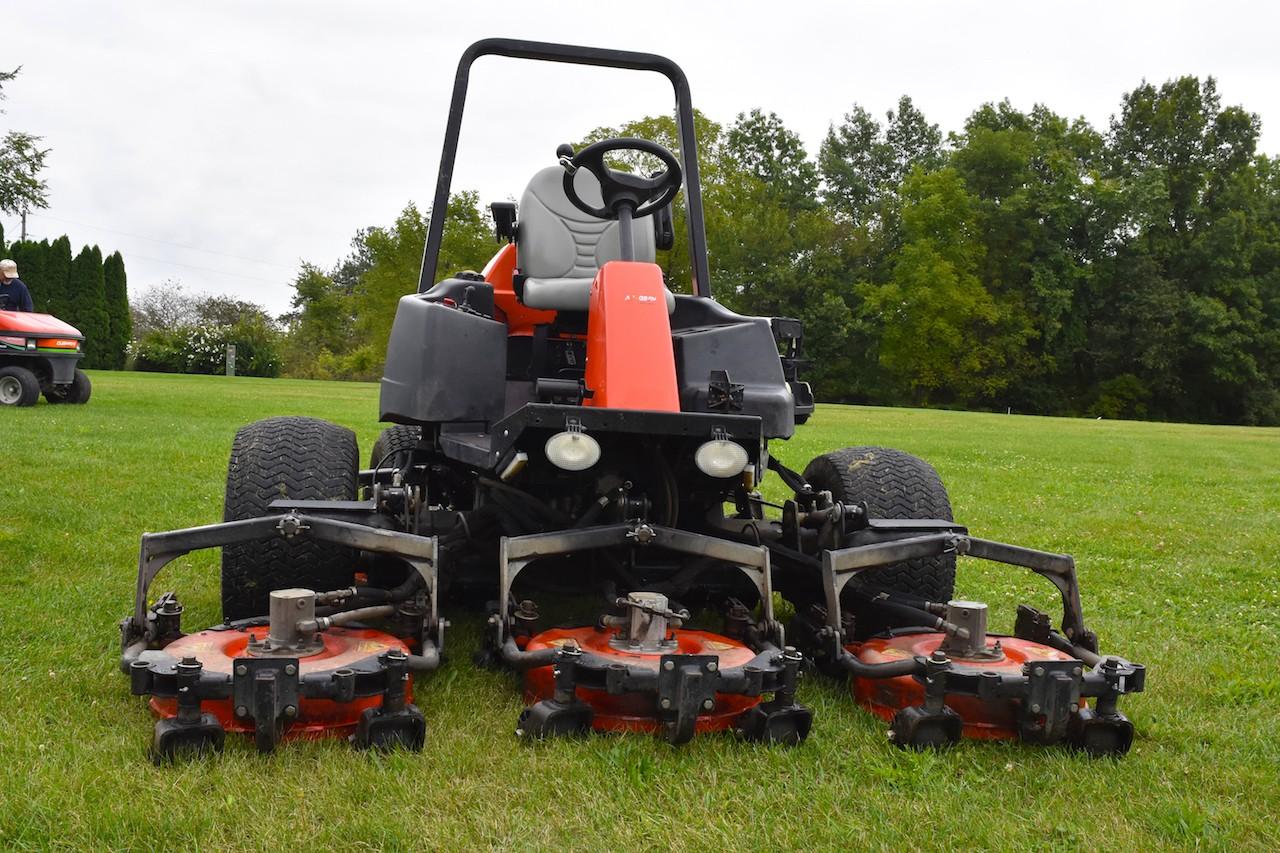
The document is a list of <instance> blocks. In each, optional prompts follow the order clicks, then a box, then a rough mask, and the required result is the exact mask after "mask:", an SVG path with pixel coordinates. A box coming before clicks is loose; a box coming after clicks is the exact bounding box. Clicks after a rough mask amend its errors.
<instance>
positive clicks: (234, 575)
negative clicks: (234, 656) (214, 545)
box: [222, 417, 360, 619]
mask: <svg viewBox="0 0 1280 853" xmlns="http://www.w3.org/2000/svg"><path fill="white" fill-rule="evenodd" d="M359 460H360V456H359V449H358V448H357V446H356V436H355V433H353V432H352V431H351V430H349V429H347V428H345V427H340V426H338V425H337V424H332V423H329V422H328V421H322V420H317V419H315V418H299V417H281V418H267V419H265V420H261V421H257V422H255V423H251V424H249V425H248V426H245V427H242V428H241V429H240V431H239V432H237V433H236V438H235V441H234V442H233V443H232V445H231V461H230V463H229V464H228V466H227V494H226V504H225V511H224V513H223V520H224V521H239V520H240V519H244V518H259V517H261V516H264V515H268V514H270V512H271V511H270V510H269V509H268V508H267V507H268V505H269V504H270V503H271V502H272V501H274V500H277V499H279V498H290V499H295V500H336V501H349V500H355V498H356V475H357V469H358V467H359V464H360V462H359ZM355 557H356V555H355V553H354V552H353V551H351V550H350V549H347V548H336V547H334V546H333V545H331V544H329V543H326V542H319V541H315V540H309V539H299V540H291V541H286V540H285V539H283V538H272V539H264V540H261V541H258V542H248V543H245V544H243V545H228V546H226V547H224V548H223V549H222V615H223V618H225V619H247V618H249V617H252V616H262V615H265V614H266V612H267V594H268V593H269V592H271V590H273V589H288V588H291V587H303V588H306V589H313V590H316V591H325V590H332V589H339V588H341V587H344V586H350V585H351V583H352V576H353V573H354V566H355Z"/></svg>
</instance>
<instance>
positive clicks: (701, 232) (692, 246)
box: [418, 39, 711, 297]
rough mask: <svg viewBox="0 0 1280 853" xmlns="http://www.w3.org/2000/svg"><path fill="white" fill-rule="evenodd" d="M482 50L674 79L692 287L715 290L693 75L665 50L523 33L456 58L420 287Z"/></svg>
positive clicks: (702, 292) (435, 253)
mask: <svg viewBox="0 0 1280 853" xmlns="http://www.w3.org/2000/svg"><path fill="white" fill-rule="evenodd" d="M481 56H506V57H511V58H514V59H537V60H542V61H545V62H566V63H571V64H574V65H597V66H603V67H606V68H622V69H627V70H632V71H656V72H657V73H659V74H661V75H663V76H664V77H666V78H667V79H668V80H670V81H671V85H672V87H673V88H674V89H675V95H676V126H677V128H678V130H679V132H680V159H681V161H682V165H683V166H684V181H685V186H684V190H685V196H684V197H685V205H686V210H687V212H688V219H689V257H690V258H691V259H692V262H693V292H694V293H695V294H696V295H698V296H704V297H709V296H711V275H710V272H709V271H708V267H707V233H706V227H705V225H704V224H703V221H702V185H701V183H700V179H699V177H698V147H697V140H696V138H695V136H694V125H693V102H692V100H691V98H690V95H689V81H688V80H687V79H686V78H685V76H684V72H683V71H682V70H680V66H678V65H676V64H675V63H674V62H672V61H671V60H670V59H667V58H666V57H665V56H658V55H656V54H652V53H633V52H631V51H627V50H607V49H604V48H598V47H580V46H577V45H568V44H553V43H550V42H540V41H522V40H519V39H483V40H481V41H478V42H476V43H475V44H473V45H471V47H469V48H467V49H466V50H465V51H464V52H463V54H462V59H461V60H459V61H458V74H457V76H456V77H455V78H454V81H453V99H452V100H451V101H450V103H449V122H448V125H447V126H446V127H445V133H444V151H443V152H442V153H441V155H440V173H439V175H438V176H437V178H436V195H435V200H434V201H433V202H432V204H431V223H430V228H429V230H428V231H427V245H426V248H425V250H424V251H423V253H422V272H421V274H420V275H419V276H418V292H419V293H423V292H425V291H426V290H428V289H429V288H430V287H431V286H432V285H433V284H434V283H435V278H436V265H437V263H438V262H439V260H440V242H441V240H442V238H443V236H444V219H445V216H446V215H447V211H448V209H449V190H450V185H451V184H452V182H453V166H454V162H455V160H456V159H457V154H458V135H459V134H460V133H461V130H462V109H463V106H464V105H465V103H466V100H467V81H468V79H469V78H470V75H471V64H472V63H473V62H475V61H476V59H478V58H479V57H481Z"/></svg>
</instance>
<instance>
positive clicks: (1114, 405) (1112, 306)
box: [283, 77, 1280, 424]
mask: <svg viewBox="0 0 1280 853" xmlns="http://www.w3.org/2000/svg"><path fill="white" fill-rule="evenodd" d="M695 130H696V135H697V138H698V144H699V158H700V165H701V171H702V178H703V192H704V200H705V207H706V226H707V235H708V243H709V246H710V266H711V277H712V285H713V288H714V292H715V294H716V298H717V299H719V300H720V301H722V302H724V303H725V304H726V305H728V306H729V307H731V308H733V309H735V310H738V311H741V312H743V313H748V314H762V315H776V316H792V317H797V318H799V319H801V320H803V321H804V323H805V328H806V340H805V344H806V352H807V357H808V358H809V360H810V362H809V365H808V369H807V377H808V378H809V379H810V380H811V381H812V382H813V384H814V388H815V391H816V393H817V395H818V398H819V399H821V400H827V401H847V402H858V403H871V404H882V405H925V406H947V407H964V408H980V409H981V408H985V409H996V410H1000V411H1005V410H1006V409H1011V410H1013V411H1017V412H1029V413H1039V414H1051V415H1077V416H1078V415H1087V416H1104V417H1126V418H1152V419H1170V420H1183V421H1209V422H1220V423H1246V424H1277V423H1280V163H1278V161H1277V160H1276V159H1274V158H1272V157H1268V156H1266V155H1263V154H1260V153H1258V151H1257V150H1256V149H1257V143H1258V138H1259V133H1260V121H1259V119H1258V117H1257V115H1255V114H1253V113H1250V112H1248V111H1247V110H1245V109H1244V108H1242V107H1239V106H1227V107H1224V106H1222V104H1221V98H1220V96H1219V94H1218V91H1217V86H1216V83H1215V81H1214V80H1213V79H1212V78H1207V79H1204V80H1201V79H1199V78H1197V77H1182V78H1178V79H1175V80H1170V81H1168V82H1166V83H1164V84H1162V85H1158V86H1157V85H1154V84H1150V83H1145V82H1144V83H1142V84H1141V85H1140V86H1138V87H1137V88H1135V89H1133V90H1132V91H1131V92H1128V93H1126V94H1125V95H1124V96H1123V98H1122V100H1121V103H1120V107H1119V111H1118V112H1117V113H1116V114H1115V115H1114V116H1113V117H1112V118H1111V120H1110V122H1109V124H1108V126H1107V127H1106V128H1105V129H1101V130H1100V129H1097V128H1095V127H1093V126H1091V125H1090V124H1089V123H1088V122H1086V121H1084V120H1083V119H1069V118H1066V117H1064V116H1061V115H1059V114H1057V113H1055V112H1053V111H1052V110H1051V109H1049V108H1048V107H1046V106H1043V105H1036V106H1035V107H1033V108H1032V109H1031V110H1029V111H1022V110H1019V109H1017V108H1015V107H1014V106H1013V105H1012V104H1010V103H1009V102H1007V101H1004V102H1000V103H988V104H983V105H982V106H980V107H978V108H977V109H976V110H974V111H973V113H972V114H971V115H970V116H969V117H968V119H967V120H966V121H965V123H964V126H963V128H962V129H961V130H958V131H956V132H953V133H950V134H946V135H944V134H943V133H942V131H941V130H940V129H939V127H938V126H937V125H936V124H934V123H931V122H929V121H928V120H927V118H926V117H925V116H924V115H923V114H922V113H921V111H920V110H919V109H918V108H917V107H916V106H915V105H914V104H913V102H912V101H911V99H910V98H909V97H903V98H902V99H901V100H900V101H899V102H898V104H897V107H896V109H894V110H892V111H890V112H889V113H887V114H886V115H885V116H884V117H883V118H880V117H877V116H875V115H873V114H871V113H870V112H868V111H867V110H865V109H863V108H862V107H860V106H857V105H854V106H853V107H852V108H851V109H850V111H849V112H848V113H846V114H845V115H844V116H843V117H841V119H840V120H839V121H838V122H833V123H832V125H831V126H830V129H829V131H828V133H827V134H826V137H825V138H824V139H823V140H822V143H821V145H820V146H819V149H818V151H817V152H816V156H811V154H810V152H808V151H806V150H805V147H804V145H803V144H802V142H801V140H800V137H799V136H798V135H797V134H796V133H795V132H794V131H792V130H790V129H789V128H787V127H786V125H785V124H784V123H783V121H782V120H781V119H780V118H779V117H778V116H777V115H775V114H773V113H767V114H766V113H764V112H762V111H760V110H753V111H751V112H749V113H744V114H740V115H739V116H738V117H737V118H736V119H735V120H734V121H733V122H732V123H729V124H727V125H726V124H720V123H717V122H715V121H713V120H711V119H710V118H708V117H706V116H704V115H701V114H699V115H698V116H697V118H696V128H695ZM612 136H640V137H644V138H648V139H653V140H656V141H658V142H661V143H662V144H664V145H666V146H667V147H669V148H672V149H673V150H677V151H678V149H679V144H678V137H677V134H676V132H675V124H674V121H672V120H671V119H670V118H667V117H649V118H644V119H640V120H637V121H634V122H631V123H628V124H625V125H623V126H620V127H612V128H598V129H597V130H595V131H593V132H592V133H590V134H589V135H588V136H587V138H586V139H584V140H581V141H580V143H579V144H584V143H587V142H591V141H594V140H597V139H602V138H607V137H612ZM631 165H632V166H633V167H635V168H642V167H643V165H644V164H642V163H639V162H636V163H633V164H631ZM513 191H516V192H518V191H519V188H513ZM429 214H430V212H429V211H428V212H422V211H420V210H419V209H418V208H416V207H415V206H413V205H410V206H408V207H407V208H406V209H405V210H404V211H403V212H402V213H401V215H400V216H399V217H398V218H397V219H396V221H395V223H394V224H393V225H391V226H390V227H378V228H367V229H363V230H361V231H360V232H359V233H358V234H357V235H356V236H355V238H354V240H353V243H352V251H351V253H350V255H349V256H348V257H347V258H345V259H344V260H343V261H341V262H340V263H338V264H337V265H335V266H334V267H333V268H332V269H328V270H325V269H322V268H320V267H317V266H313V265H306V266H304V267H303V268H302V269H301V271H300V272H299V274H298V276H297V278H296V280H295V282H294V286H295V296H294V300H293V311H292V312H290V313H289V314H288V315H286V317H285V318H284V320H285V324H286V330H287V335H286V339H285V342H284V351H283V366H284V371H285V372H286V373H287V374H291V375H297V376H310V377H316V378H376V377H377V375H378V374H379V373H380V370H381V363H382V358H383V350H384V347H385V344H386V340H387V336H388V333H389V330H390V325H391V320H392V318H393V316H394V312H395V305H396V300H397V299H398V297H400V296H401V295H403V294H404V293H406V292H410V291H412V289H413V287H414V284H415V283H416V280H417V273H418V266H419V262H420V258H421V252H422V246H423V243H424V241H425V236H426V229H427V224H428V222H429ZM675 214H676V219H677V222H676V234H677V244H676V246H675V247H674V248H673V249H672V250H671V251H669V252H664V253H661V257H660V258H659V262H660V263H661V264H662V265H663V266H664V268H665V270H666V272H667V274H668V278H669V281H670V282H671V284H672V287H673V288H674V289H677V290H687V285H683V286H682V283H684V282H687V281H688V280H689V277H690V273H689V269H690V267H689V259H688V249H687V245H686V244H685V240H684V233H685V232H684V224H683V210H682V209H681V207H680V205H679V204H678V203H677V205H676V209H675ZM494 248H495V246H494V243H493V236H492V226H491V223H490V222H489V221H488V217H487V214H486V213H485V212H484V211H483V210H482V209H481V207H480V205H479V199H478V197H477V196H476V194H475V193H470V192H463V193H458V194H456V195H455V196H454V197H453V198H452V199H451V202H450V210H449V216H448V219H447V221H446V229H445V240H444V247H443V249H442V257H441V262H440V264H439V270H440V274H441V275H442V276H443V275H447V274H449V273H451V272H453V271H456V270H461V269H468V268H470V269H479V268H480V267H481V266H482V265H483V264H484V263H485V261H486V260H487V258H488V257H489V255H490V254H491V253H492V252H493V250H494Z"/></svg>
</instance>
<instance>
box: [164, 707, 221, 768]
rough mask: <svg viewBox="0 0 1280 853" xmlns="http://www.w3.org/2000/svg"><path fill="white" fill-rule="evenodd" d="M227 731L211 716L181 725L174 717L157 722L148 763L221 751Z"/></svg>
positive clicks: (202, 716) (201, 716) (207, 715)
mask: <svg viewBox="0 0 1280 853" xmlns="http://www.w3.org/2000/svg"><path fill="white" fill-rule="evenodd" d="M225 739H226V732H225V731H224V730H223V728H222V724H221V723H219V722H218V718H217V717H215V716H214V715H213V714H201V715H200V719H199V720H196V721H193V722H183V721H181V720H179V719H177V718H176V717H172V718H169V719H164V720H159V721H157V722H156V731H155V737H154V739H153V740H152V742H151V760H152V761H154V762H155V763H156V764H164V763H166V762H170V761H175V760H178V759H180V758H198V757H200V756H203V755H212V754H213V753H216V752H222V743H223V741H224V740H225Z"/></svg>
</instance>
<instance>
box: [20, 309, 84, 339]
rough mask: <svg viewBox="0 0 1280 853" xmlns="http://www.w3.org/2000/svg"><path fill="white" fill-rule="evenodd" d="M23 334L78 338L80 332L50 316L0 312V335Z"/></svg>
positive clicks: (80, 335)
mask: <svg viewBox="0 0 1280 853" xmlns="http://www.w3.org/2000/svg"><path fill="white" fill-rule="evenodd" d="M4 332H23V333H26V334H28V335H40V336H41V337H50V338H80V339H81V340H83V339H84V335H82V334H80V330H79V329H77V328H76V327H75V326H72V325H71V324H70V323H64V322H62V321H61V320H59V319H58V318H57V317H55V316H53V315H52V314H36V313H34V312H31V311H0V334H3V333H4Z"/></svg>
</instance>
